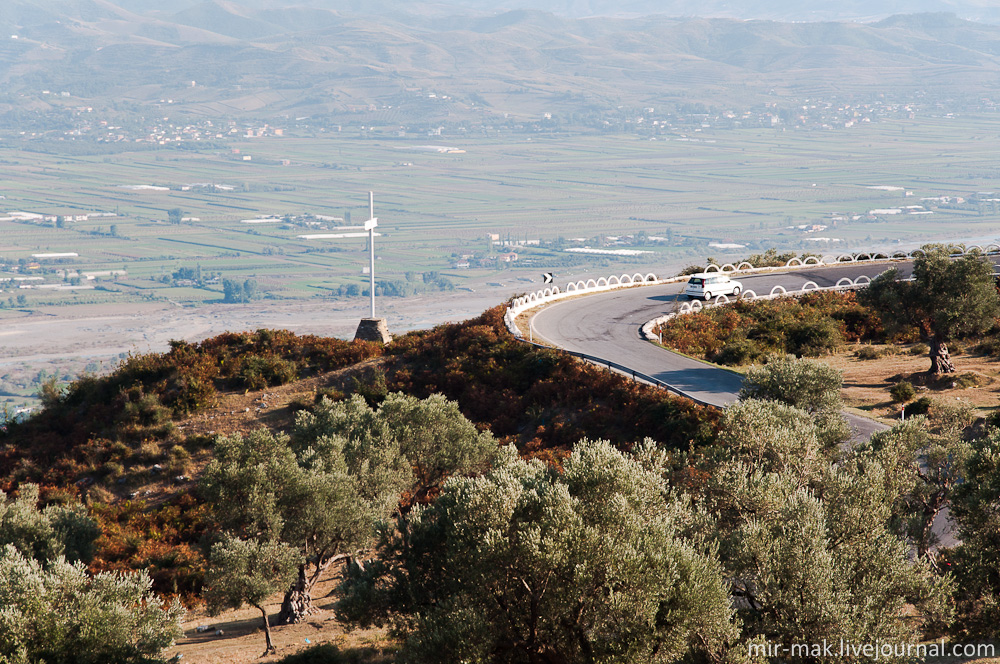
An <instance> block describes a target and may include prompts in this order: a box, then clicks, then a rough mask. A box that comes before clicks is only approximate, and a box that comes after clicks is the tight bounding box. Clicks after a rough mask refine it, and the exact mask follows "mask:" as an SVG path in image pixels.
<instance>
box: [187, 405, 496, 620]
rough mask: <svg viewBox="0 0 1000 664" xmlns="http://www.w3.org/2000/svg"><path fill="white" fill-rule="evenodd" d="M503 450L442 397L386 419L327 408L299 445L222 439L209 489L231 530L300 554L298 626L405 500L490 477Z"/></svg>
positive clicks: (292, 591)
mask: <svg viewBox="0 0 1000 664" xmlns="http://www.w3.org/2000/svg"><path fill="white" fill-rule="evenodd" d="M496 450H497V444H496V441H495V440H494V439H493V437H492V436H491V435H489V434H483V433H480V432H479V431H478V430H477V429H476V428H475V426H474V425H473V424H472V423H471V422H469V421H468V420H466V419H465V417H463V416H462V414H461V412H459V410H458V407H457V406H456V405H455V404H454V403H453V402H449V401H448V400H446V399H444V398H443V397H440V396H433V397H431V398H429V399H424V400H419V399H416V398H414V397H408V396H405V395H401V394H392V395H389V396H388V397H387V398H386V400H385V402H383V404H382V405H381V407H380V408H379V409H378V410H374V409H372V408H371V407H369V406H368V404H367V403H366V402H365V400H364V399H363V398H362V397H360V396H357V395H356V396H354V397H353V398H351V399H348V400H346V401H342V402H330V401H329V400H325V399H324V400H323V401H322V402H321V403H320V404H319V405H318V406H317V408H316V409H315V410H314V411H313V412H303V413H300V414H299V416H298V419H297V422H296V425H295V428H294V431H293V434H292V436H291V437H289V436H286V435H284V434H273V433H270V432H268V431H266V430H263V429H262V430H258V431H255V432H253V433H252V434H250V435H249V436H247V437H243V436H240V435H236V436H231V437H228V438H220V439H219V440H218V441H217V442H216V448H215V459H214V460H213V461H212V462H211V463H210V464H209V465H208V467H207V468H206V469H205V472H204V474H203V477H202V484H201V488H202V491H203V493H204V495H205V497H206V499H207V500H208V501H209V502H210V503H211V504H212V505H213V510H214V513H215V515H216V518H217V520H218V523H219V527H220V529H221V530H223V531H225V532H227V533H230V534H231V535H233V536H234V537H237V538H240V539H243V540H251V539H255V540H259V541H262V542H272V541H273V542H283V543H285V544H288V545H289V546H291V547H292V548H293V549H295V550H296V551H298V552H299V555H300V564H299V571H298V575H297V576H296V579H295V581H294V582H293V583H292V584H291V586H290V587H289V589H288V592H287V593H286V596H285V600H284V602H283V604H282V610H281V613H280V615H279V617H278V622H279V623H293V622H298V621H300V620H302V619H303V618H304V617H305V616H306V615H308V614H309V613H310V612H312V610H313V607H312V595H311V592H312V588H313V587H314V586H315V584H316V582H317V581H318V580H319V578H320V576H321V575H322V574H323V573H324V572H325V571H326V570H327V569H328V568H329V567H330V566H331V565H333V564H334V563H336V562H338V561H342V560H345V559H349V558H351V557H352V556H354V555H355V554H356V553H357V552H358V551H359V550H360V549H362V548H364V547H365V546H367V545H368V544H369V543H371V542H372V541H373V538H374V536H375V532H376V526H377V525H378V524H379V523H380V522H381V521H383V520H386V519H389V518H390V517H391V515H392V513H393V511H394V510H396V509H397V506H398V504H399V500H400V495H401V494H402V493H403V492H409V493H410V494H414V493H416V494H418V495H419V494H420V493H421V491H427V490H429V489H430V488H431V487H433V486H435V485H436V483H438V482H440V481H441V479H442V478H443V477H445V476H447V475H448V474H450V473H465V472H474V471H478V470H482V469H485V467H486V466H487V465H488V463H489V460H490V459H491V458H492V456H493V455H494V454H495V453H496Z"/></svg>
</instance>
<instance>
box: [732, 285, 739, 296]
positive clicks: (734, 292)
mask: <svg viewBox="0 0 1000 664" xmlns="http://www.w3.org/2000/svg"><path fill="white" fill-rule="evenodd" d="M739 296H740V287H739V286H737V287H736V288H734V289H733V297H739Z"/></svg>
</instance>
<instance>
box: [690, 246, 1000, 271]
mask: <svg viewBox="0 0 1000 664" xmlns="http://www.w3.org/2000/svg"><path fill="white" fill-rule="evenodd" d="M956 249H959V250H960V251H955V252H954V253H952V254H951V256H952V258H956V257H959V256H965V255H967V254H971V253H973V252H978V253H980V254H985V255H987V256H991V255H996V254H1000V244H988V245H986V246H985V247H982V246H980V245H978V244H973V245H969V246H968V247H964V246H957V247H956ZM923 255H924V250H923V249H913V250H911V251H902V250H899V251H862V252H859V253H857V254H850V253H847V254H826V255H824V256H806V257H805V258H799V257H797V256H796V257H794V258H791V259H789V260H788V261H787V262H786V263H785V264H784V265H780V266H776V267H754V266H753V265H751V264H750V263H748V262H746V261H742V262H740V263H735V264H734V263H725V264H723V265H717V264H715V263H709V264H708V265H706V266H705V272H766V271H769V270H784V269H787V268H790V267H807V266H810V265H815V266H817V267H819V266H830V265H849V264H851V263H876V262H879V261H893V260H900V261H905V260H913V259H914V258H916V257H917V256H923Z"/></svg>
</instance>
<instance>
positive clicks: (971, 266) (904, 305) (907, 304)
mask: <svg viewBox="0 0 1000 664" xmlns="http://www.w3.org/2000/svg"><path fill="white" fill-rule="evenodd" d="M858 301H859V302H861V303H862V304H864V305H866V306H869V307H872V308H873V309H875V310H876V311H877V312H878V313H879V315H880V316H881V318H882V322H883V323H884V324H885V326H886V329H887V330H889V331H893V332H895V331H903V330H905V329H907V328H916V329H917V330H918V331H919V333H920V336H921V338H923V339H925V340H926V341H927V342H928V343H929V344H930V360H931V366H930V370H929V372H930V373H932V374H940V373H951V372H953V371H955V365H954V364H953V363H952V361H951V357H950V356H949V354H948V346H947V342H948V341H951V340H952V339H954V338H956V337H961V336H964V335H970V334H979V333H982V332H984V331H986V330H987V329H989V327H990V326H991V325H992V324H993V321H994V319H995V318H996V317H997V316H998V315H1000V298H998V296H997V289H996V283H995V280H994V278H993V264H992V263H991V262H990V261H989V259H987V258H986V257H985V256H983V255H982V254H979V253H975V252H974V253H970V254H966V255H964V256H962V257H960V258H952V257H951V252H950V249H949V248H948V247H944V246H941V245H928V246H925V247H924V248H923V253H922V255H920V256H918V257H917V258H916V259H915V260H914V261H913V280H912V281H903V280H902V279H901V274H900V272H899V270H898V269H897V268H890V269H888V270H886V271H885V272H883V273H882V274H880V275H879V276H877V277H875V278H874V279H872V282H871V283H870V284H869V285H868V287H867V288H865V289H864V290H863V291H861V292H860V293H858Z"/></svg>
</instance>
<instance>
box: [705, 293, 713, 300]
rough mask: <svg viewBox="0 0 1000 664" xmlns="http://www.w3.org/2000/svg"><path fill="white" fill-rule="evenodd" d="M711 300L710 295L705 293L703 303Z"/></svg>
mask: <svg viewBox="0 0 1000 664" xmlns="http://www.w3.org/2000/svg"><path fill="white" fill-rule="evenodd" d="M711 299H712V294H711V293H705V301H706V302H708V301H709V300H711Z"/></svg>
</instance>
